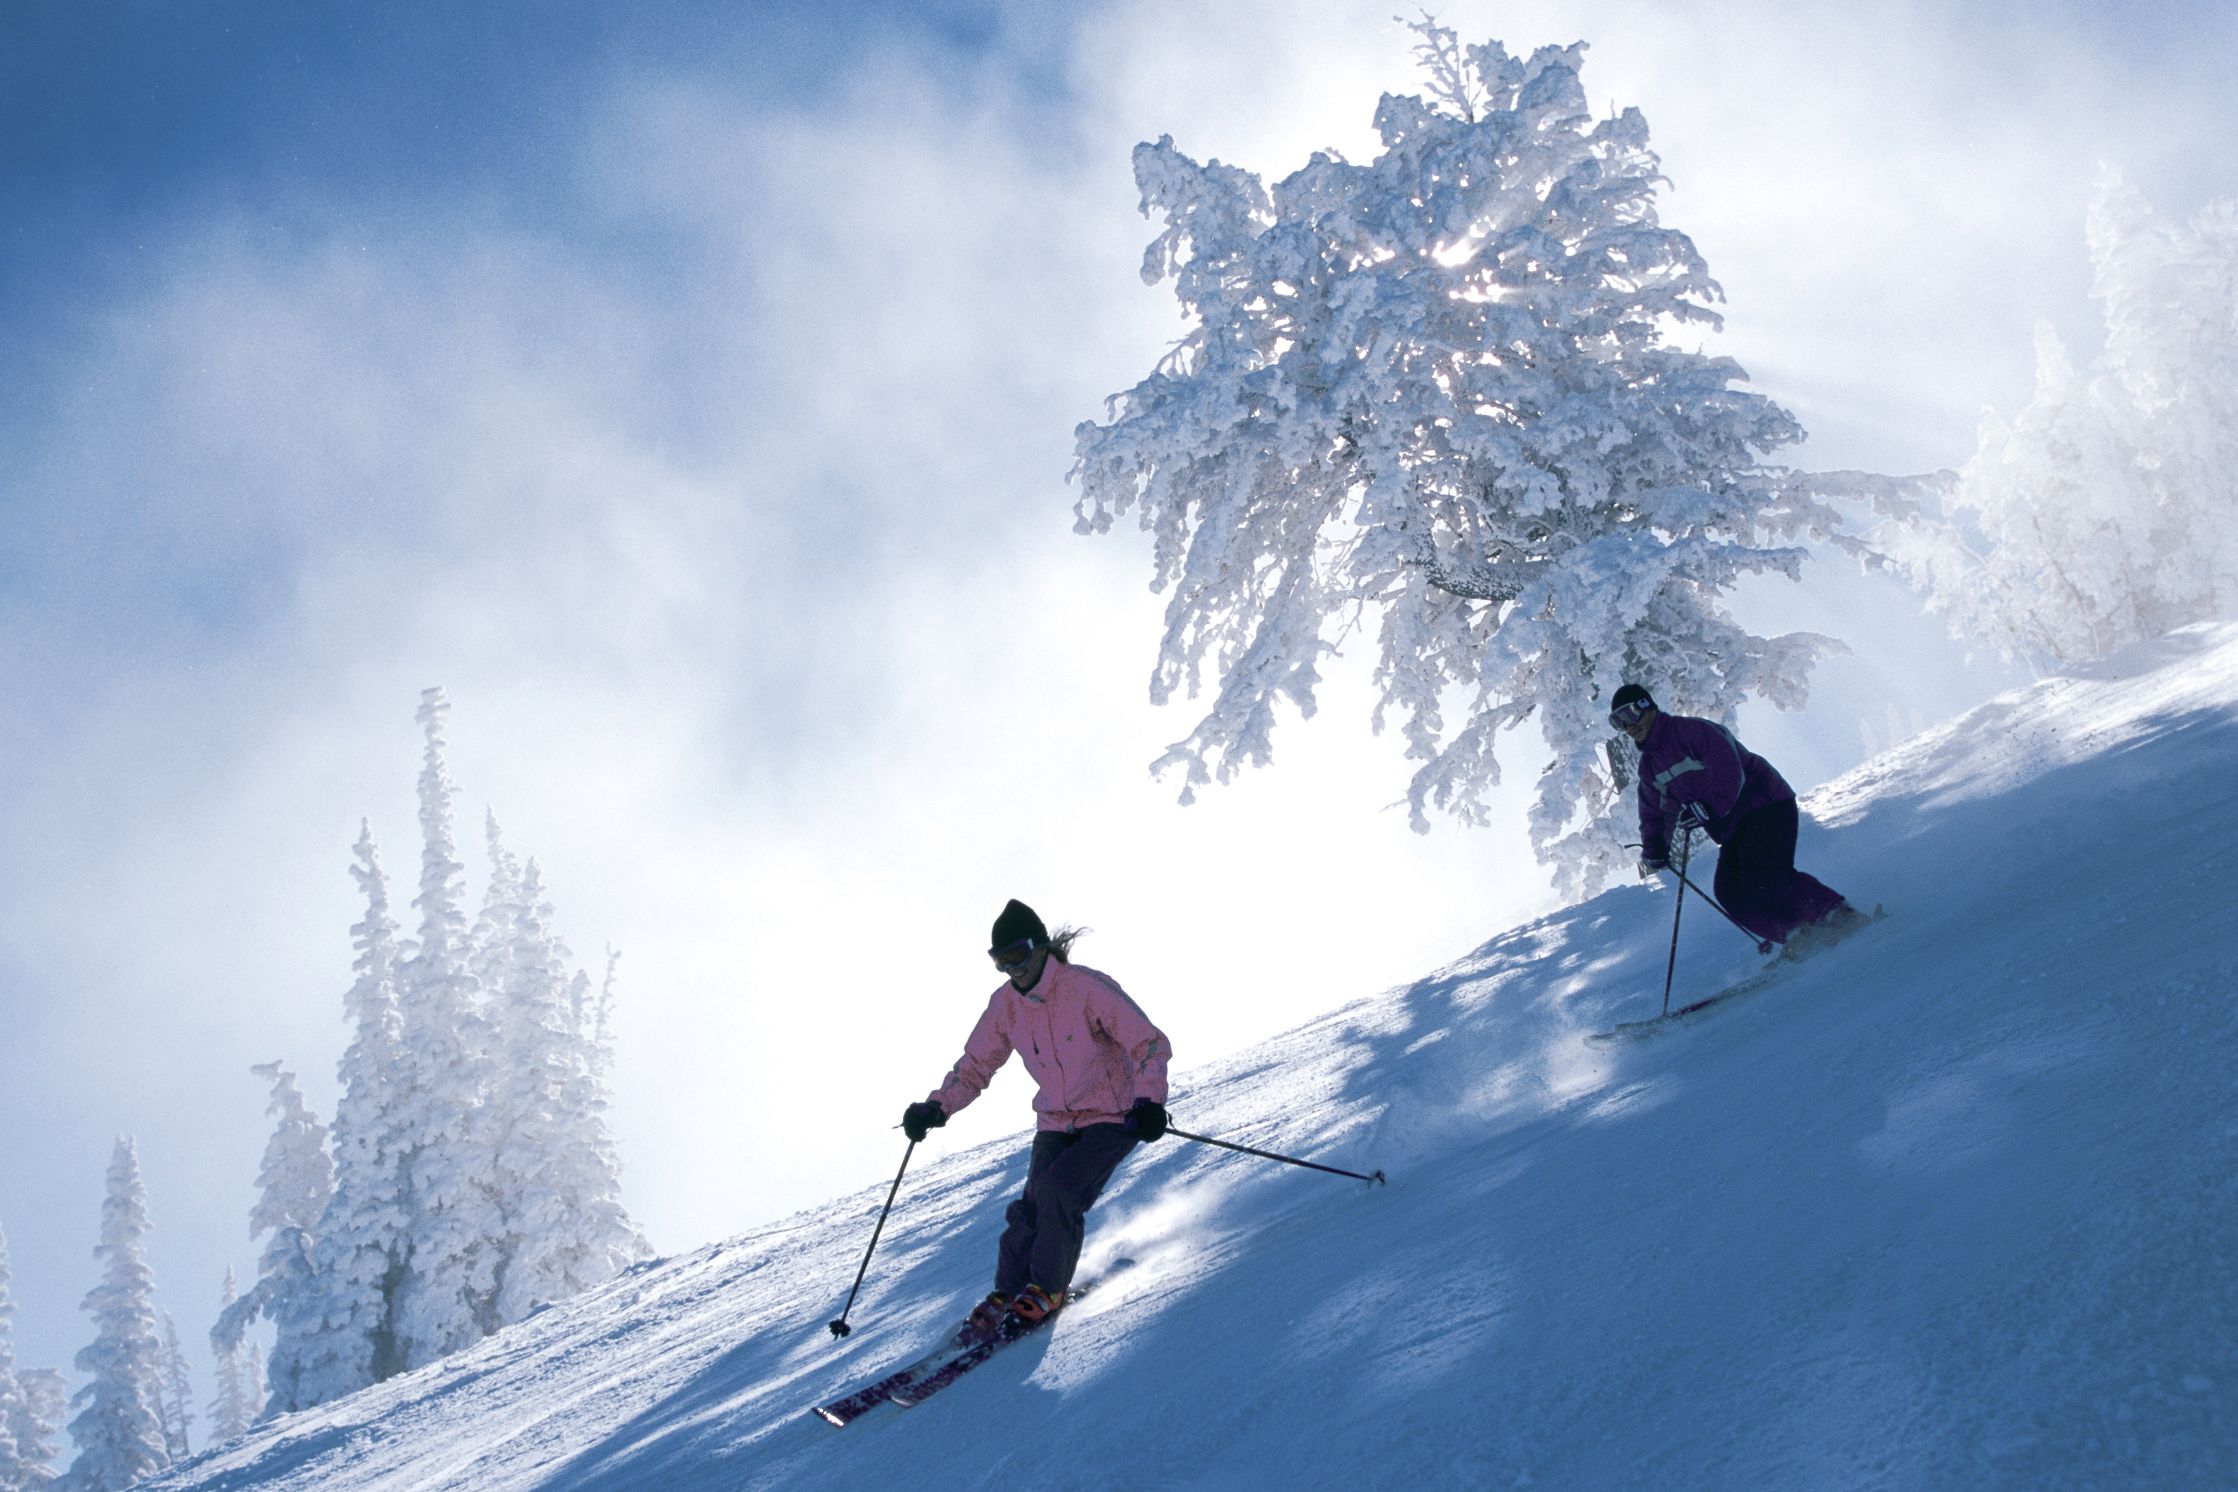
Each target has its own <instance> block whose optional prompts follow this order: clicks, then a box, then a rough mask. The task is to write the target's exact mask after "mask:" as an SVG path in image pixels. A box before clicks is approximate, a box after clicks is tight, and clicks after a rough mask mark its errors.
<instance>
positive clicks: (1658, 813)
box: [1640, 710, 1795, 861]
mask: <svg viewBox="0 0 2238 1492" xmlns="http://www.w3.org/2000/svg"><path fill="white" fill-rule="evenodd" d="M1794 796H1795V789H1793V788H1791V787H1789V786H1788V785H1787V779H1786V778H1784V777H1782V776H1780V774H1779V773H1778V772H1776V771H1774V770H1773V768H1772V764H1771V763H1770V762H1768V761H1766V760H1764V758H1762V757H1760V756H1758V755H1757V754H1756V753H1755V752H1753V751H1750V750H1749V749H1748V748H1747V747H1745V746H1743V745H1742V744H1741V743H1740V741H1739V739H1738V738H1737V737H1735V736H1734V734H1733V733H1732V732H1731V731H1729V730H1727V729H1726V728H1725V727H1724V726H1722V725H1719V724H1718V723H1717V722H1716V721H1714V720H1704V719H1701V718H1700V717H1699V716H1695V715H1666V714H1664V713H1663V712H1662V711H1660V710H1658V711H1656V714H1655V719H1654V721H1653V722H1651V723H1650V724H1649V726H1648V729H1647V740H1646V741H1644V742H1643V743H1641V746H1640V844H1641V845H1642V847H1643V848H1642V849H1641V850H1640V853H1641V855H1643V856H1644V857H1646V858H1647V859H1649V860H1659V861H1660V860H1668V859H1670V857H1671V831H1672V830H1673V829H1675V828H1677V827H1678V817H1679V810H1680V809H1682V808H1688V807H1691V808H1692V809H1693V810H1694V816H1695V817H1696V818H1698V819H1700V820H1701V821H1702V827H1703V828H1705V829H1707V830H1708V831H1709V836H1710V838H1711V839H1713V840H1715V841H1717V842H1718V843H1719V844H1723V843H1725V841H1726V840H1727V839H1729V838H1731V837H1732V833H1733V826H1734V825H1735V824H1738V823H1739V822H1740V821H1741V819H1742V817H1743V816H1744V815H1746V814H1750V813H1754V812H1755V811H1756V810H1757V809H1759V808H1764V807H1768V806H1770V805H1771V804H1774V803H1785V802H1787V801H1789V800H1790V799H1792V798H1793V797H1794Z"/></svg>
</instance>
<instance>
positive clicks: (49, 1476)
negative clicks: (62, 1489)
mask: <svg viewBox="0 0 2238 1492" xmlns="http://www.w3.org/2000/svg"><path fill="white" fill-rule="evenodd" d="M16 1387H17V1388H18V1389H20V1390H21V1392H22V1395H23V1398H22V1410H21V1414H20V1417H18V1418H17V1419H15V1420H14V1421H13V1422H12V1423H11V1424H10V1426H9V1429H10V1432H11V1433H12V1434H13V1435H14V1436H15V1442H16V1464H17V1466H18V1467H19V1468H20V1469H19V1471H18V1472H17V1475H18V1476H20V1477H21V1478H22V1480H21V1482H20V1483H19V1484H18V1487H19V1488H20V1492H45V1489H47V1488H49V1487H53V1486H56V1485H58V1484H59V1483H60V1481H61V1479H62V1478H61V1474H60V1473H58V1472H57V1471H56V1470H55V1469H54V1463H55V1460H56V1458H57V1457H58V1456H60V1455H61V1453H62V1422H63V1420H64V1418H65V1417H66V1416H67V1415H68V1414H69V1412H70V1388H69V1385H68V1384H67V1383H65V1382H64V1381H63V1377H62V1374H61V1373H60V1372H58V1371H57V1370H56V1369H53V1368H23V1369H20V1370H18V1372H17V1373H16Z"/></svg>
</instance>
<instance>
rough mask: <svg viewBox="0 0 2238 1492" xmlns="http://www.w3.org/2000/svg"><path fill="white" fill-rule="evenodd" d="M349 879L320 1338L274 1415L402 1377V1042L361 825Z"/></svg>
mask: <svg viewBox="0 0 2238 1492" xmlns="http://www.w3.org/2000/svg"><path fill="white" fill-rule="evenodd" d="M355 854H356V862H355V863H354V864H353V865H352V866H351V867H350V874H351V876H352V877H353V878H354V879H355V880H356V881H357V884H358V889H359V891H360V892H361V893H362V894H363V895H364V897H365V920H364V921H362V922H359V923H357V924H356V925H354V926H353V927H352V928H351V929H350V935H351V938H352V940H353V942H354V944H355V946H356V948H357V958H356V962H355V964H354V965H353V968H354V971H355V973H356V978H355V980H354V981H353V982H352V983H351V985H350V989H349V993H348V994H347V995H346V996H345V997H344V1000H343V1004H344V1010H345V1013H346V1015H347V1016H348V1018H349V1022H350V1030H351V1037H350V1044H349V1047H348V1049H347V1050H346V1051H344V1052H343V1054H342V1061H341V1064H340V1066H339V1068H338V1071H337V1076H338V1077H339V1079H340V1085H341V1097H340V1098H339V1099H337V1100H336V1102H335V1107H334V1128H333V1149H334V1195H333V1200H332V1201H330V1202H329V1203H328V1204H327V1210H326V1212H325V1214H324V1215H323V1216H322V1217H321V1219H320V1221H319V1234H318V1242H317V1246H316V1254H315V1264H316V1268H315V1271H314V1273H315V1274H316V1277H317V1280H318V1286H319V1290H320V1294H321V1301H322V1304H321V1310H320V1313H319V1319H320V1322H321V1324H322V1325H323V1327H324V1330H323V1331H322V1332H321V1333H319V1334H318V1335H317V1336H315V1337H313V1338H311V1339H309V1340H306V1341H305V1342H304V1344H303V1346H302V1349H301V1351H300V1353H299V1354H298V1375H297V1377H296V1380H295V1381H294V1383H292V1384H290V1385H286V1386H285V1387H286V1392H285V1395H284V1396H283V1394H282V1392H281V1387H282V1386H281V1385H278V1384H275V1385H274V1386H273V1389H272V1398H271V1407H272V1408H273V1410H274V1411H275V1412H285V1411H288V1410H292V1409H305V1408H309V1407H310V1406H311V1405H313V1404H322V1403H325V1402H326V1401H327V1400H329V1399H333V1398H338V1397H340V1396H341V1395H343V1394H346V1393H353V1392H355V1391H356V1390H358V1389H361V1388H364V1387H365V1386H366V1385H368V1384H371V1383H377V1382H379V1381H380V1380H382V1379H384V1378H388V1377H390V1376H392V1375H394V1374H396V1373H398V1372H400V1371H401V1370H402V1369H403V1366H404V1358H403V1349H402V1345H401V1343H400V1342H399V1340H398V1337H397V1329H396V1321H395V1310H396V1296H397V1294H398V1292H399V1290H400V1289H401V1287H402V1284H403V1280H404V1274H405V1266H406V1262H407V1261H408V1260H409V1258H410V1257H411V1239H410V1234H409V1231H408V1224H409V1219H408V1215H407V1213H406V1210H405V1197H404V1188H405V1176H404V1166H405V1157H406V1153H407V1150H408V1148H409V1140H408V1138H407V1136H406V1135H405V1132H404V1113H403V1092H404V1090H403V1086H402V1085H403V1081H404V1070H403V1048H404V1035H403V1026H402V1022H401V1018H400V1016H399V1014H398V1011H397V996H396V981H397V969H398V962H399V957H400V954H399V949H398V947H397V937H396V922H395V919H394V918H392V917H391V916H390V915H389V893H388V877H387V876H386V875H385V874H384V873H383V872H382V870H381V856H380V850H379V847H378V846H377V845H376V844H375V843H374V840H373V830H372V826H371V825H370V824H362V823H361V824H360V825H359V832H358V840H357V845H356V850H355Z"/></svg>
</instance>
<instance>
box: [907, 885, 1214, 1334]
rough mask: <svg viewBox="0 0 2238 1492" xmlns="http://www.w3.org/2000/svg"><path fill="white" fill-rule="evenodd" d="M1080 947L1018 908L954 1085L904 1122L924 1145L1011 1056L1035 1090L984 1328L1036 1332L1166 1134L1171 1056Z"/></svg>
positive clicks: (977, 1318) (978, 1317)
mask: <svg viewBox="0 0 2238 1492" xmlns="http://www.w3.org/2000/svg"><path fill="white" fill-rule="evenodd" d="M1077 936H1078V932H1077V931H1076V930H1075V929H1071V928H1066V929H1063V930H1061V931H1059V932H1058V933H1057V934H1056V935H1055V936H1054V937H1052V936H1051V935H1050V932H1049V929H1048V928H1047V927H1046V926H1044V925H1043V923H1042V920H1041V918H1040V917H1039V916H1037V915H1035V913H1034V910H1033V908H1031V907H1029V906H1027V905H1026V904H1025V903H1024V902H1021V901H1016V900H1013V901H1011V902H1010V903H1009V904H1008V905H1007V906H1005V907H1004V908H1003V909H1002V915H1001V916H1000V917H997V918H996V919H995V928H994V937H993V940H992V942H991V943H990V945H989V947H988V950H987V951H988V956H989V957H991V958H992V959H994V961H995V967H996V968H998V969H1000V970H1002V972H1003V973H1004V974H1005V975H1007V976H1009V977H1008V978H1007V979H1005V980H1004V982H1003V983H1002V984H1001V985H1000V986H999V987H998V988H997V989H996V990H995V993H994V996H993V998H991V999H990V1000H988V1002H987V1010H986V1013H985V1014H984V1015H982V1016H980V1017H979V1024H977V1025H976V1026H973V1027H972V1028H971V1036H970V1037H969V1038H968V1039H967V1040H966V1041H965V1042H964V1054H963V1056H962V1057H961V1058H959V1059H958V1060H957V1062H956V1065H955V1066H954V1067H953V1068H951V1069H950V1070H949V1073H948V1076H947V1078H946V1079H945V1080H943V1081H942V1083H941V1085H940V1086H939V1087H938V1088H936V1089H935V1090H933V1093H932V1096H931V1097H929V1098H927V1099H925V1100H924V1101H922V1102H921V1103H913V1104H911V1105H910V1106H909V1107H908V1109H907V1110H905V1111H904V1112H903V1114H902V1120H901V1127H902V1129H903V1131H904V1132H906V1133H907V1134H908V1136H909V1138H910V1139H911V1140H912V1141H918V1140H922V1139H924V1137H925V1134H926V1132H927V1131H929V1130H934V1129H938V1128H939V1127H940V1126H941V1125H943V1124H946V1123H947V1122H948V1116H949V1115H951V1114H954V1113H957V1112H958V1111H960V1110H961V1109H963V1107H964V1106H965V1105H967V1104H969V1103H970V1102H971V1101H972V1100H973V1099H975V1098H977V1097H978V1096H979V1095H980V1094H981V1093H982V1092H984V1091H985V1090H986V1087H987V1083H988V1081H989V1080H990V1079H992V1078H993V1077H994V1075H995V1073H996V1072H997V1071H998V1070H999V1069H1000V1068H1001V1067H1002V1065H1003V1063H1005V1062H1007V1061H1008V1060H1009V1059H1010V1054H1011V1053H1012V1052H1016V1053H1017V1054H1018V1055H1019V1058H1020V1059H1021V1060H1022V1061H1024V1063H1025V1064H1026V1071H1028V1072H1030V1073H1032V1074H1033V1078H1034V1081H1035V1082H1036V1083H1038V1084H1040V1085H1041V1086H1040V1091H1038V1092H1037V1093H1035V1094H1034V1112H1035V1114H1036V1115H1037V1116H1038V1118H1039V1122H1038V1124H1037V1126H1036V1129H1037V1132H1036V1133H1035V1135H1034V1142H1033V1154H1032V1156H1031V1158H1030V1159H1029V1160H1028V1162H1027V1166H1026V1190H1025V1194H1024V1195H1023V1196H1021V1197H1019V1198H1018V1200H1017V1201H1015V1202H1012V1203H1011V1204H1010V1207H1009V1209H1008V1211H1007V1212H1005V1213H1004V1217H1005V1220H1006V1222H1007V1224H1008V1226H1006V1227H1005V1228H1004V1229H1003V1234H1002V1244H1001V1248H1000V1251H999V1253H998V1255H997V1258H996V1263H995V1288H994V1292H993V1293H992V1294H990V1295H989V1296H988V1297H987V1298H986V1300H984V1301H983V1302H981V1303H980V1305H979V1307H978V1308H977V1309H976V1310H974V1311H973V1312H972V1318H971V1319H972V1322H973V1324H974V1325H976V1326H978V1327H980V1328H981V1329H982V1330H992V1329H994V1328H995V1327H996V1326H998V1325H1000V1324H1001V1323H1002V1320H1003V1318H1004V1316H1005V1315H1006V1314H1007V1315H1012V1316H1016V1317H1018V1318H1019V1320H1020V1321H1021V1322H1022V1323H1023V1324H1024V1325H1026V1326H1034V1325H1038V1324H1039V1323H1040V1322H1042V1321H1044V1320H1046V1319H1047V1318H1048V1316H1049V1314H1050V1313H1051V1312H1053V1311H1055V1310H1056V1309H1057V1308H1058V1307H1059V1306H1061V1305H1062V1304H1064V1299H1065V1291H1066V1290H1067V1289H1069V1288H1070V1287H1071V1285H1072V1275H1073V1270H1074V1268H1075V1267H1076V1266H1077V1265H1078V1263H1079V1262H1080V1245H1081V1241H1082V1239H1083V1237H1084V1236H1085V1231H1086V1216H1087V1212H1088V1209H1089V1208H1090V1207H1092V1206H1094V1205H1095V1201H1096V1198H1097V1197H1098V1196H1099V1195H1100V1194H1101V1193H1102V1191H1103V1189H1104V1185H1105V1183H1107V1182H1108V1181H1110V1180H1111V1174H1112V1172H1113V1171H1115V1170H1117V1169H1118V1166H1119V1162H1120V1161H1121V1160H1123V1159H1125V1158H1126V1154H1127V1152H1128V1151H1130V1150H1132V1149H1133V1148H1134V1147H1135V1145H1136V1143H1137V1142H1139V1141H1147V1140H1156V1139H1158V1138H1160V1137H1161V1136H1163V1135H1164V1134H1165V1132H1166V1108H1165V1099H1166V1063H1167V1060H1168V1059H1169V1058H1170V1057H1171V1056H1172V1055H1173V1048H1172V1046H1171V1044H1170V1043H1168V1042H1167V1040H1166V1037H1165V1033H1164V1032H1162V1031H1160V1030H1159V1029H1158V1028H1157V1027H1156V1026H1154V1025H1152V1024H1151V1023H1150V1018H1149V1017H1148V1016H1146V1015H1144V1014H1143V1013H1142V1009H1141V1007H1140V1006H1138V1005H1136V1004H1135V1002H1134V1001H1133V1000H1130V999H1129V998H1127V992H1126V991H1125V990H1123V989H1121V988H1120V987H1119V985H1118V983H1117V982H1116V981H1115V980H1113V979H1112V978H1111V977H1110V976H1108V975H1105V974H1099V973H1097V972H1096V971H1095V970H1094V969H1086V968H1082V967H1080V966H1079V965H1077V964H1075V963H1073V962H1072V961H1071V959H1070V957H1069V955H1070V953H1071V951H1072V942H1073V939H1074V938H1075V937H1077Z"/></svg>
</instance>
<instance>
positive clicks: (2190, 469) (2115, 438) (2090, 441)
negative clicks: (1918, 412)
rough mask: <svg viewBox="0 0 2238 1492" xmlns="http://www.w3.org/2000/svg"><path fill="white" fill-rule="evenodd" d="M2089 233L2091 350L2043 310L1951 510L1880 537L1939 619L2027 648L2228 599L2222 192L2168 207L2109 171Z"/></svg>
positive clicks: (2168, 623) (2041, 660)
mask: <svg viewBox="0 0 2238 1492" xmlns="http://www.w3.org/2000/svg"><path fill="white" fill-rule="evenodd" d="M2089 245H2090V258H2091V264H2092V269H2093V272H2094V277H2093V285H2092V291H2091V293H2092V295H2093V297H2094V298H2095V299H2096V300H2097V301H2098V303H2099V305H2100V307H2101V310H2102V312H2103V315H2104V318H2105V331H2106V339H2105V348H2104V352H2103V354H2102V356H2101V358H2100V360H2099V363H2098V365H2097V367H2096V368H2095V369H2093V370H2092V371H2090V372H2088V373H2086V372H2084V371H2083V370H2081V369H2078V368H2077V367H2076V365H2075V363H2074V361H2073V359H2072V358H2071V357H2070V356H2069V355H2068V352H2067V349H2066V347H2065V346H2064V345H2063V344H2062V343H2061V341H2060V339H2059V336H2058V334H2057V333H2056V332H2054V331H2053V330H2052V329H2051V327H2050V326H2049V325H2048V324H2047V325H2044V326H2041V327H2039V328H2038V330H2037V334H2036V389H2035V394H2034V397H2033V398H2032V399H2031V400H2030V402H2029V404H2028V407H2027V408H2025V409H2023V410H2022V411H2021V412H2020V413H2019V414H2018V415H2016V416H2015V417H2014V418H2013V419H2012V420H2011V421H2010V422H2008V421H2005V420H2003V419H2000V418H1998V417H1996V416H1995V415H1992V416H1990V417H1988V418H1987V419H1985V420H1984V422H1983V426H1982V432H1981V443H1980V445H1979V447H1978V448H1977V449H1976V451H1975V453H1974V457H1973V459H1972V460H1971V461H1969V462H1968V463H1967V465H1966V467H1965V469H1964V470H1963V471H1962V472H1961V473H1960V474H1959V480H1958V484H1957V488H1956V491H1955V492H1954V493H1952V494H1951V496H1950V498H1949V501H1948V503H1947V505H1946V508H1945V515H1946V516H1947V518H1948V519H1949V521H1948V522H1947V523H1936V522H1933V521H1927V522H1922V523H1918V524H1914V525H1911V526H1909V527H1908V528H1907V529H1906V530H1905V531H1904V532H1902V533H1901V534H1900V535H1897V536H1894V537H1892V538H1891V539H1890V540H1889V541H1888V543H1887V547H1888V548H1889V549H1890V550H1891V551H1892V552H1893V553H1895V554H1896V555H1897V556H1898V558H1899V559H1900V560H1901V561H1902V562H1903V563H1904V564H1905V566H1906V568H1907V569H1908V570H1909V572H1910V573H1911V575H1912V576H1913V578H1914V580H1915V581H1916V582H1918V583H1919V584H1921V585H1922V586H1923V587H1924V588H1925V589H1926V590H1927V591H1928V593H1929V599H1930V604H1931V605H1932V606H1933V607H1935V608H1936V609H1938V610H1941V611H1943V612H1945V613H1946V614H1947V615H1948V617H1949V619H1950V622H1951V625H1952V627H1953V630H1955V631H1957V632H1959V633H1961V634H1963V635H1970V636H1976V637H1980V638H1983V639H1985V640H1987V641H1989V642H1991V643H1992V644H1994V645H1995V646H1996V647H1997V648H1998V649H1999V650H2000V651H2001V652H2003V653H2004V654H2005V655H2006V656H2007V657H2024V658H2027V659H2029V660H2030V661H2031V662H2033V663H2035V664H2037V665H2038V666H2047V665H2048V666H2059V665H2063V664H2068V663H2075V662H2080V661H2083V660H2086V659H2090V658H2095V657H2097V656H2099V655H2101V654H2103V653H2106V652H2109V651H2111V650H2112V649H2114V648H2117V647H2119V646H2121V645H2122V644H2124V643H2128V642H2133V641H2136V640H2139V639H2141V638H2147V637H2157V636H2159V635H2161V634H2162V633H2164V632H2167V631H2170V630H2171V629H2173V628H2176V627H2180V626H2183V625H2185V624H2186V623H2190V622H2197V621H2206V620H2209V619H2212V618H2216V617H2228V616H2233V615H2238V524H2234V523H2233V522H2232V521H2231V515H2232V514H2233V513H2234V512H2238V202H2233V201H2221V202H2216V203H2213V204H2210V205H2209V206H2208V207H2207V208H2206V209H2205V210H2204V211H2202V212H2201V213H2200V214H2199V215H2198V216H2197V217H2196V218H2195V219H2194V220H2193V221H2192V222H2190V223H2189V224H2178V223H2171V222H2168V221H2166V220H2165V219H2163V218H2161V217H2160V216H2158V215H2157V214H2155V213H2154V212H2153V210H2152V208H2151V207H2150V206H2149V205H2148V204H2147V203H2146V202H2145V200H2144V199H2143V198H2142V197H2140V196H2139V195H2138V194H2137V193H2136V192H2134V191H2132V190H2130V189H2129V188H2128V187H2126V186H2124V185H2123V184H2122V182H2121V180H2120V178H2119V177H2118V176H2115V175H2112V174H2109V175H2107V176H2106V177H2105V178H2104V179H2102V180H2101V182H2100V184H2099V190H2098V195H2097V198H2096V201H2095V202H2094V204H2093V205H2092V208H2091V212H2090V224H2089Z"/></svg>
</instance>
